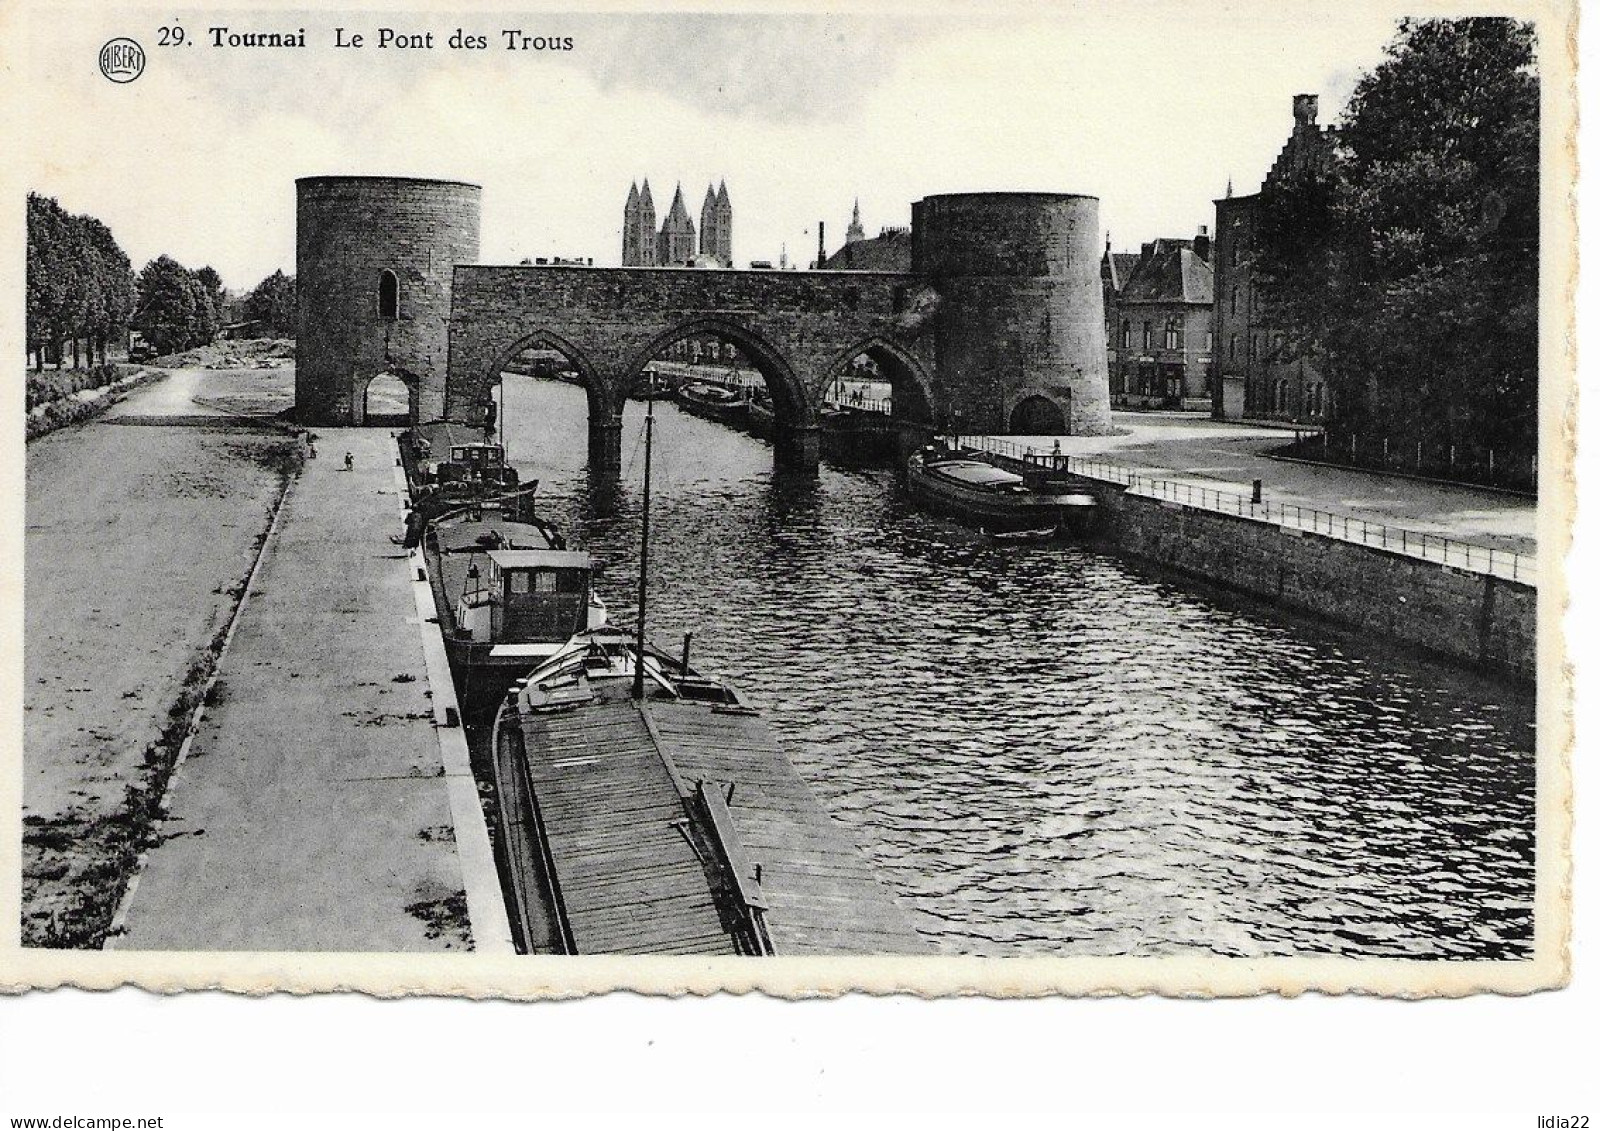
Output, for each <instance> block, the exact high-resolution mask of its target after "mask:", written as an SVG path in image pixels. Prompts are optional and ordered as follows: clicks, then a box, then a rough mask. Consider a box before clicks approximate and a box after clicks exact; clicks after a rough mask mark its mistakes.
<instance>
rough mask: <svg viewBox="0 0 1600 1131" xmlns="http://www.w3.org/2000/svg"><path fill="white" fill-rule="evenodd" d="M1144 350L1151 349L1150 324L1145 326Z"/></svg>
mask: <svg viewBox="0 0 1600 1131" xmlns="http://www.w3.org/2000/svg"><path fill="white" fill-rule="evenodd" d="M1144 348H1145V349H1149V348H1150V323H1148V322H1146V323H1145V324H1144Z"/></svg>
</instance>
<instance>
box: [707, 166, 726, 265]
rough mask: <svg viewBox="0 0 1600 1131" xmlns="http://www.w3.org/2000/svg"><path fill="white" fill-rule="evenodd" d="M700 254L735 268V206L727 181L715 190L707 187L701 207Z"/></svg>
mask: <svg viewBox="0 0 1600 1131" xmlns="http://www.w3.org/2000/svg"><path fill="white" fill-rule="evenodd" d="M700 254H701V255H709V256H712V257H713V258H715V259H716V261H717V262H718V263H720V264H721V265H722V266H724V267H732V266H733V204H732V202H730V201H729V200H728V182H726V181H723V182H722V183H721V184H720V185H719V186H718V187H717V188H716V189H715V190H713V189H712V188H711V186H710V185H706V199H705V203H704V204H702V205H700Z"/></svg>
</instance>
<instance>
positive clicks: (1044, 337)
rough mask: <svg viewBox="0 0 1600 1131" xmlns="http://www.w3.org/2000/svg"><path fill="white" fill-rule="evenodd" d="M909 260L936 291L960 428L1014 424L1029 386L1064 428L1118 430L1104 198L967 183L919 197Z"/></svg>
mask: <svg viewBox="0 0 1600 1131" xmlns="http://www.w3.org/2000/svg"><path fill="white" fill-rule="evenodd" d="M911 216H912V253H911V254H912V270H913V272H915V273H916V274H918V275H921V276H924V277H925V278H926V279H927V280H928V282H929V284H930V285H931V286H932V287H933V289H934V290H935V291H936V293H937V294H938V307H937V310H938V313H937V315H936V317H935V319H934V324H935V327H936V341H937V353H938V369H939V381H940V385H941V387H942V388H944V389H946V390H947V391H948V395H947V396H946V398H945V400H944V408H945V410H946V412H947V413H948V419H947V422H946V423H947V425H948V427H949V428H950V429H951V430H953V431H956V432H968V433H1003V432H1006V431H1009V424H1010V416H1011V412H1012V410H1013V409H1015V407H1016V406H1017V405H1018V404H1019V403H1020V402H1022V401H1023V400H1025V399H1027V398H1028V397H1030V396H1043V397H1045V398H1046V399H1048V400H1050V401H1052V402H1053V403H1055V404H1056V406H1057V407H1058V408H1060V409H1061V412H1062V415H1063V417H1064V418H1065V419H1066V421H1067V430H1068V431H1069V432H1072V433H1075V434H1079V435H1101V434H1104V433H1106V432H1109V431H1110V429H1111V396H1110V380H1109V375H1108V373H1107V369H1106V351H1105V312H1104V296H1103V295H1102V293H1101V287H1100V220H1099V201H1098V200H1096V199H1095V198H1094V197H1090V196H1070V195H1064V194H1057V193H961V194H953V195H945V196H930V197H927V198H925V199H923V200H920V201H918V202H917V203H916V204H914V205H913V206H912V213H911Z"/></svg>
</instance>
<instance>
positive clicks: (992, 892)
mask: <svg viewBox="0 0 1600 1131" xmlns="http://www.w3.org/2000/svg"><path fill="white" fill-rule="evenodd" d="M506 389H507V420H508V422H509V429H510V432H509V437H508V438H509V446H510V452H511V457H512V459H513V461H514V462H515V463H517V464H518V466H519V467H520V468H521V470H522V472H523V474H524V475H525V476H535V477H538V478H540V479H542V480H543V481H544V484H545V486H544V488H543V489H542V491H541V494H542V495H543V497H544V499H545V504H544V505H545V508H546V510H547V511H548V512H550V513H552V514H554V515H555V516H556V517H557V518H558V519H559V520H560V521H562V522H563V523H564V524H565V525H566V526H567V528H569V529H572V530H574V532H575V534H576V537H577V539H578V540H580V541H581V542H582V543H583V544H584V545H585V546H587V547H588V548H590V549H591V550H593V551H594V552H595V553H596V554H597V555H598V556H600V557H601V558H602V559H603V560H604V561H605V562H606V563H607V569H606V571H605V573H604V575H603V578H602V587H603V589H604V591H605V595H606V599H607V601H608V603H610V604H611V606H612V608H613V610H614V612H615V614H616V616H617V617H618V619H623V620H625V619H631V617H632V615H633V603H634V600H635V593H634V585H635V578H636V576H637V572H636V571H637V568H638V558H637V545H636V540H637V531H638V501H637V491H636V488H637V478H638V475H639V474H640V471H639V466H638V451H637V446H636V436H637V433H638V430H639V427H638V426H639V419H638V417H639V413H640V412H642V406H638V405H629V407H628V413H627V422H626V424H625V428H624V435H625V437H626V438H627V439H626V440H625V444H624V455H625V458H627V459H628V460H629V467H630V475H631V478H632V483H631V484H625V485H624V487H623V489H622V491H621V494H620V497H619V499H618V500H617V510H616V512H615V513H614V514H609V515H607V514H601V513H598V511H597V508H595V507H594V506H593V505H592V502H591V500H590V499H589V498H588V496H587V486H586V481H585V476H584V472H583V460H584V453H583V451H582V437H583V435H584V403H583V397H582V394H581V393H580V392H579V391H578V390H576V389H573V388H570V387H568V386H563V385H558V384H551V383H542V382H533V381H528V380H518V381H513V380H508V381H507V384H506ZM658 416H659V422H658V437H659V440H660V442H659V444H658V446H657V448H656V464H655V468H656V475H655V477H654V490H655V495H654V510H653V512H652V516H653V517H652V528H653V530H654V532H655V534H656V537H655V538H654V539H653V540H652V547H651V601H652V612H651V622H652V635H653V636H655V637H656V638H657V639H658V640H660V641H662V642H663V643H666V642H668V641H671V640H673V639H675V638H676V637H677V636H678V635H680V634H682V633H683V632H688V631H693V632H694V633H695V644H694V650H695V655H696V656H697V657H698V660H699V662H701V663H703V664H705V665H707V666H709V667H711V668H713V669H715V670H718V671H721V672H723V673H725V674H727V675H729V676H731V677H733V678H734V679H735V680H737V681H738V682H739V683H740V685H741V686H742V687H744V688H746V689H747V690H749V691H750V692H751V693H752V694H753V695H754V696H755V697H756V698H757V699H758V700H760V701H762V702H763V703H764V704H766V705H767V706H768V707H769V708H770V712H771V717H772V720H773V724H774V726H775V727H776V728H777V729H778V730H779V731H780V732H781V733H782V734H783V735H784V736H785V738H786V740H787V742H788V745H789V749H790V752H791V755H792V757H793V758H794V761H795V763H796V766H797V767H798V768H799V770H800V772H801V773H802V774H803V775H804V776H805V777H806V778H807V779H808V780H809V781H810V782H811V784H812V786H813V787H814V789H815V790H816V792H817V794H818V796H819V798H820V799H821V800H822V802H823V804H824V805H825V807H826V808H827V809H828V810H829V811H830V812H831V813H833V814H834V815H835V816H836V817H837V818H838V819H840V820H841V821H844V822H845V823H847V824H848V825H849V826H850V828H851V829H852V831H853V833H854V834H855V837H856V839H857V841H858V842H860V843H861V844H862V847H863V848H864V849H865V850H866V851H867V852H868V853H869V854H870V856H871V857H872V858H873V859H874V860H875V861H876V862H877V864H878V865H879V866H880V867H881V869H882V871H883V874H884V876H885V877H886V878H887V880H888V881H889V882H890V883H891V884H892V885H893V886H894V887H895V888H896V889H897V890H898V891H899V892H900V893H901V895H902V896H903V897H904V899H905V901H906V903H907V904H908V905H909V906H910V907H912V908H914V910H915V912H916V914H917V916H918V918H919V925H920V927H921V929H922V930H923V931H924V932H925V933H926V934H927V935H929V936H930V937H931V938H933V939H935V940H936V941H937V943H938V945H939V947H940V948H941V949H942V950H944V951H946V952H948V953H953V954H982V955H1015V954H1020V953H1029V952H1033V953H1050V954H1072V955H1159V954H1178V953H1184V952H1192V951H1195V950H1197V949H1198V950H1204V951H1209V952H1213V953H1217V954H1224V955H1240V956H1256V955H1287V954H1340V955H1378V956H1394V957H1413V958H1415V957H1459V958H1507V957H1524V956H1527V955H1528V954H1529V953H1530V951H1531V945H1532V925H1533V920H1532V907H1531V905H1532V898H1533V835H1532V830H1533V789H1534V771H1533V703H1532V698H1531V696H1527V695H1524V694H1521V693H1518V692H1514V691H1510V690H1508V689H1506V688H1504V687H1502V686H1499V685H1497V684H1493V683H1490V682H1487V681H1484V680H1480V679H1478V678H1476V677H1473V676H1470V675H1467V674H1463V673H1461V672H1458V671H1454V670H1452V669H1448V668H1444V667H1442V666H1437V665H1434V664H1431V663H1428V662H1425V661H1422V660H1419V659H1417V658H1416V657H1415V656H1412V655H1407V654H1396V653H1393V652H1390V651H1386V650H1383V649H1380V648H1377V647H1374V646H1372V645H1370V644H1368V643H1366V642H1362V641H1357V640H1354V639H1352V638H1350V637H1348V636H1345V635H1341V634H1338V633H1333V632H1330V631H1328V630H1325V629H1321V628H1318V627H1314V626H1308V625H1304V624H1293V623H1289V622H1287V621H1285V620H1283V619H1281V618H1279V617H1277V616H1276V615H1273V614H1270V613H1268V612H1266V611H1265V610H1263V609H1261V608H1259V607H1257V606H1255V605H1253V604H1249V603H1245V602H1241V601H1237V600H1235V599H1232V598H1230V597H1228V596H1226V595H1222V594H1219V593H1215V592H1209V591H1205V590H1201V589H1196V588H1195V587H1193V586H1189V585H1187V584H1183V585H1180V584H1177V583H1175V582H1173V581H1171V580H1169V579H1166V578H1164V577H1161V576H1156V575H1152V574H1150V573H1147V572H1144V571H1141V570H1139V569H1137V568H1135V567H1133V566H1131V565H1130V564H1128V563H1125V562H1123V561H1121V560H1119V559H1117V558H1114V557H1109V556H1105V555H1101V554H1096V553H1091V552H1088V551H1086V550H1083V549H1080V548H1075V547H1014V546H1005V547H997V546H995V545H993V544H992V543H990V542H988V541H987V540H986V539H983V538H982V537H981V536H975V535H973V534H971V533H969V532H967V531H964V530H962V529H960V528H957V527H954V526H951V525H948V524H943V523H939V522H936V521H932V520H929V519H926V518H924V517H922V516H921V515H919V514H917V513H915V512H913V511H911V510H909V509H908V508H907V506H906V505H905V504H904V503H903V502H902V501H901V499H900V497H899V494H898V492H897V491H896V490H895V487H894V483H893V478H892V476H891V475H890V474H889V473H887V472H841V471H838V470H833V469H825V470H824V473H823V475H822V478H821V481H820V482H819V483H816V484H811V485H806V484H799V485H796V484H790V483H786V482H784V481H782V480H781V479H778V478H775V477H774V475H773V473H772V470H771V453H770V449H768V448H767V447H766V445H765V444H763V443H760V442H758V441H755V440H753V439H750V438H749V437H746V436H743V435H740V434H738V433H734V432H731V431H729V430H727V429H724V428H722V427H720V426H717V425H714V424H710V423H707V422H705V421H701V420H698V419H695V418H692V417H688V416H684V415H681V414H679V413H678V412H677V411H676V410H675V409H674V408H672V407H671V406H670V405H662V406H659V407H658ZM630 449H631V452H630Z"/></svg>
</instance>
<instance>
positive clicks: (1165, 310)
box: [1100, 227, 1214, 412]
mask: <svg viewBox="0 0 1600 1131" xmlns="http://www.w3.org/2000/svg"><path fill="white" fill-rule="evenodd" d="M1100 284H1101V291H1102V295H1103V298H1104V302H1105V314H1106V368H1107V371H1108V373H1109V375H1110V378H1111V403H1112V404H1114V405H1123V406H1126V407H1129V408H1175V409H1189V410H1192V411H1196V412H1207V411H1209V410H1210V408H1211V376H1212V358H1213V345H1214V335H1213V333H1212V323H1211V320H1212V309H1213V286H1212V267H1211V238H1210V235H1209V234H1208V233H1207V232H1206V229H1205V228H1204V227H1202V228H1201V229H1200V232H1199V234H1198V235H1196V236H1195V237H1194V238H1193V239H1170V238H1162V239H1158V240H1154V241H1152V242H1150V243H1147V244H1145V245H1144V246H1143V247H1141V248H1140V249H1139V254H1137V255H1132V254H1129V253H1123V252H1113V251H1112V250H1111V240H1110V237H1109V236H1108V237H1107V238H1106V250H1105V254H1104V255H1103V256H1102V257H1101V260H1100Z"/></svg>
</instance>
